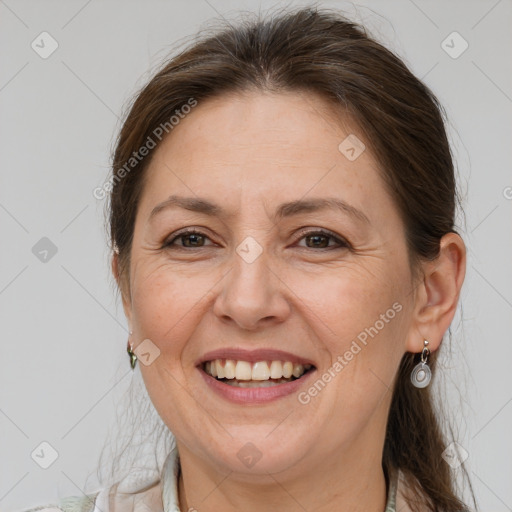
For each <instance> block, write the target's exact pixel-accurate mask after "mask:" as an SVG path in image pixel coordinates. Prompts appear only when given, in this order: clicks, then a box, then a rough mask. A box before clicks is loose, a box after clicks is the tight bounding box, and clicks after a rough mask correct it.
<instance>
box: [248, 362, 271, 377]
mask: <svg viewBox="0 0 512 512" xmlns="http://www.w3.org/2000/svg"><path fill="white" fill-rule="evenodd" d="M269 377H270V370H269V368H268V364H267V362H266V361H259V362H257V363H254V364H253V365H252V380H268V379H269Z"/></svg>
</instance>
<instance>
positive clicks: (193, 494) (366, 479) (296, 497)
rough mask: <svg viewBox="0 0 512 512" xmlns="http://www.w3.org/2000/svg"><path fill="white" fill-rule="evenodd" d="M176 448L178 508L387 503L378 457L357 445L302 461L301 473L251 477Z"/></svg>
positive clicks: (341, 511)
mask: <svg viewBox="0 0 512 512" xmlns="http://www.w3.org/2000/svg"><path fill="white" fill-rule="evenodd" d="M178 451H179V454H180V462H181V471H180V478H179V485H178V487H179V506H180V510H182V511H183V512H186V511H189V510H191V511H193V510H200V511H201V512H210V511H212V512H213V511H217V510H223V511H225V512H236V511H239V510H244V512H256V511H258V512H259V511H261V510H271V509H272V510H280V511H281V512H303V511H304V510H315V512H348V511H350V512H363V511H364V512H369V511H371V512H383V511H384V509H385V506H386V499H387V489H386V479H385V476H384V472H383V469H382V466H381V461H380V458H379V457H372V455H371V454H369V453H363V452H361V451H360V450H351V451H352V452H354V453H353V454H348V453H344V454H337V453H336V454H333V456H332V457H331V458H330V459H329V460H326V459H323V460H322V461H321V462H320V463H319V464H317V465H313V464H311V463H310V462H311V461H307V463H306V464H305V466H307V468H308V470H307V473H306V474H303V475H301V474H300V472H299V473H292V472H290V471H287V472H286V474H285V473H280V474H274V475H271V474H267V475H259V476H258V478H254V481H251V482H247V480H245V479H243V478H237V475H236V474H235V473H233V472H231V473H228V474H225V475H220V474H219V473H218V472H217V471H216V469H215V468H212V467H206V466H205V465H204V462H203V461H202V460H199V459H197V458H196V456H195V455H194V454H193V453H191V452H190V451H188V450H187V449H186V447H184V446H181V445H179V447H178ZM374 453H375V452H374ZM351 455H353V457H354V458H352V457H351ZM342 461H346V463H343V462H342ZM349 461H352V462H350V463H349Z"/></svg>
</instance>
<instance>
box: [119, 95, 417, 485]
mask: <svg viewBox="0 0 512 512" xmlns="http://www.w3.org/2000/svg"><path fill="white" fill-rule="evenodd" d="M330 112H331V113H330ZM332 112H333V109H332V106H329V105H328V104H327V103H325V102H324V100H323V99H321V98H320V97H316V96H314V95H311V94H305V93H304V94H301V93H286V94H263V93H258V92H247V93H244V94H243V95H242V94H237V95H229V96H222V97H218V98H216V99H210V100H207V101H204V102H203V103H199V104H198V105H197V106H196V107H195V108H194V109H192V111H191V113H190V114H188V116H186V117H185V118H184V119H182V120H181V121H180V123H179V125H177V126H175V127H174V129H173V131H172V133H171V134H170V136H169V137H167V138H166V139H164V141H163V143H162V144H161V145H160V146H159V147H158V148H157V149H156V150H155V154H154V158H153V160H152V162H151V165H150V167H149V168H148V170H147V173H148V174H147V181H146V183H145V185H144V190H143V193H142V196H141V201H140V204H139V209H138V213H137V219H136V224H135V232H134V238H133V246H132V253H131V267H130V292H129V294H127V296H126V297H125V299H124V306H125V310H126V313H127V316H128V319H129V323H130V326H131V328H132V329H133V336H132V338H131V340H132V342H133V344H134V347H135V348H136V347H138V346H139V345H140V344H141V343H142V342H143V341H144V340H149V341H144V343H145V344H146V345H144V347H145V350H144V352H145V353H147V355H145V356H142V357H141V354H139V361H140V363H139V364H140V369H141V372H142V375H143V378H144V381H145V385H146V387H147V389H148V393H149V395H150V397H151V400H152V402H153V404H154V406H155V407H156V409H157V411H158V413H159V414H160V416H161V417H162V419H163V420H164V421H165V423H166V424H167V426H168V427H169V429H170V430H171V431H172V432H173V433H174V434H175V436H176V439H177V442H178V447H179V448H180V453H181V451H183V453H184V452H185V451H186V452H187V453H189V454H190V455H191V456H193V457H195V458H196V459H197V460H201V461H202V462H203V463H205V464H209V465H211V467H216V468H221V469H224V470H226V471H230V472H234V473H235V474H238V475H239V477H240V478H245V476H244V475H249V474H251V475H255V474H265V473H276V472H280V471H288V472H296V473H297V474H298V473H300V472H301V471H304V470H306V468H307V471H311V470H312V469H314V467H315V465H317V466H318V465H320V464H323V465H324V467H325V465H328V464H330V463H331V462H333V463H334V461H338V462H339V460H340V458H346V460H351V461H352V462H351V463H353V461H354V460H356V461H357V458H358V457H359V458H364V457H370V458H374V459H375V460H380V457H381V452H379V448H381V447H382V443H383V439H384V432H385V426H386V418H387V411H388V407H389V403H390V399H391V389H390V388H391V387H392V382H393V379H394V377H395V374H396V371H397V369H398V366H399V362H400V359H401V357H402V355H403V353H404V351H405V350H406V343H407V339H408V338H411V337H416V334H417V333H416V332H415V331H414V327H413V322H412V321H411V318H412V316H411V315H412V310H413V301H414V293H412V292H413V283H412V278H411V272H410V267H409V261H408V256H407V251H406V241H405V234H404V226H403V223H402V221H401V219H400V217H399V213H398V210H397V208H396V206H395V205H394V203H393V201H392V199H391V197H390V195H389V193H388V191H387V190H386V188H385V186H384V182H383V181H382V178H381V171H380V170H379V166H378V163H377V162H376V161H375V160H374V158H373V156H372V154H371V153H370V149H369V145H370V144H369V143H370V141H366V140H364V137H363V135H362V134H361V133H360V131H359V130H358V129H357V127H356V126H355V125H354V124H351V123H350V122H349V120H348V118H347V122H346V123H343V124H344V125H345V126H344V127H342V125H341V123H340V122H339V120H336V119H335V118H334V116H333V114H332ZM351 134H352V136H351V137H350V138H349V139H348V140H346V139H347V137H348V136H349V135H351ZM354 135H356V137H358V138H359V140H361V141H362V142H363V143H364V144H366V146H367V148H366V150H363V151H362V152H361V150H362V147H361V146H358V145H357V144H356V145H354V140H355V139H354V138H353V137H354ZM355 142H356V143H357V140H355ZM340 144H341V146H340ZM351 148H352V149H351ZM170 196H175V197H174V200H171V201H170V200H169V198H170ZM327 201H329V202H327ZM324 202H325V204H324ZM336 202H337V203H336ZM184 206H185V207H184ZM184 228H187V229H191V230H193V231H194V232H195V234H188V235H184V234H183V233H182V230H183V229H184ZM319 231H328V232H329V233H332V235H329V234H325V233H319ZM179 235H181V236H179ZM421 342H422V340H420V341H419V343H420V344H421ZM420 346H421V345H420ZM212 360H213V361H217V362H215V363H211V361H212ZM225 360H228V363H227V365H226V363H225ZM205 361H208V362H210V364H207V365H206V367H205V365H204V364H203V363H204V362H205ZM263 361H267V363H266V364H265V363H264V362H263ZM285 362H288V363H292V364H294V365H295V366H291V365H290V364H283V363H285ZM254 363H258V364H254ZM299 363H303V364H309V365H311V368H310V370H309V371H307V372H306V373H304V374H303V375H302V376H301V377H300V378H298V379H295V380H293V381H292V382H290V383H281V384H279V383H277V382H278V381H277V380H268V379H269V373H270V372H271V375H273V376H274V379H277V378H278V376H282V375H285V376H287V375H289V372H290V371H295V372H296V374H297V375H300V373H301V371H303V370H304V369H301V367H300V366H298V365H299ZM219 365H220V366H221V367H222V368H223V369H222V370H218V366H219ZM213 366H215V368H216V369H217V370H218V371H220V372H221V375H222V372H223V371H224V372H226V373H227V374H228V376H231V377H232V376H233V374H234V375H235V377H239V379H226V378H224V380H219V379H217V378H215V377H213V376H211V375H208V374H207V373H206V371H207V370H208V368H209V370H210V372H212V367H213ZM290 366H291V368H290ZM306 368H308V367H307V366H306ZM247 379H250V381H248V380H247ZM258 379H262V380H258ZM228 381H230V384H228ZM239 383H240V384H242V386H240V385H238V384H239ZM244 383H246V384H245V385H244ZM234 384H236V385H234ZM263 386H264V387H263ZM356 454H357V455H356Z"/></svg>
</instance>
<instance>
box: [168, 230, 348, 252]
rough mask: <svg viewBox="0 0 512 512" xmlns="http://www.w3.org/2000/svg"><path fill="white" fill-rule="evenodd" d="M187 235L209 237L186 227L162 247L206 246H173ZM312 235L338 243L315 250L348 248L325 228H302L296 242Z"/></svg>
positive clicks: (344, 241)
mask: <svg viewBox="0 0 512 512" xmlns="http://www.w3.org/2000/svg"><path fill="white" fill-rule="evenodd" d="M187 235H201V236H202V237H205V238H208V239H209V237H208V236H206V235H205V234H204V233H202V232H200V231H197V230H196V229H194V228H187V229H185V230H183V231H181V232H179V233H178V234H176V235H175V236H173V238H172V239H171V240H169V241H168V242H165V243H164V246H163V248H166V249H172V250H184V251H190V250H193V249H204V248H206V247H207V246H206V247H180V246H174V242H175V241H176V240H178V239H180V238H183V237H186V236H187ZM313 235H320V236H325V237H328V238H332V239H333V240H335V241H336V242H337V243H338V245H339V247H320V248H319V249H316V250H317V251H328V250H333V249H349V248H350V244H349V243H348V242H347V241H346V240H344V239H343V238H340V237H338V236H336V235H335V234H334V233H332V232H331V231H327V230H325V229H315V230H303V231H301V232H300V234H299V238H298V239H297V242H298V241H300V240H302V239H303V238H306V237H307V236H313ZM303 249H313V250H315V248H314V247H303Z"/></svg>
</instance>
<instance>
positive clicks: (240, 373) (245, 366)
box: [235, 361, 252, 380]
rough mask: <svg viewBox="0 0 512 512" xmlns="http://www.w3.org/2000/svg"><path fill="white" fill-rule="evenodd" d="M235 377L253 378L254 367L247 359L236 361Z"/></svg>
mask: <svg viewBox="0 0 512 512" xmlns="http://www.w3.org/2000/svg"><path fill="white" fill-rule="evenodd" d="M235 378H236V379H237V380H251V378H252V367H251V363H248V362H247V361H238V362H237V363H236V371H235Z"/></svg>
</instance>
